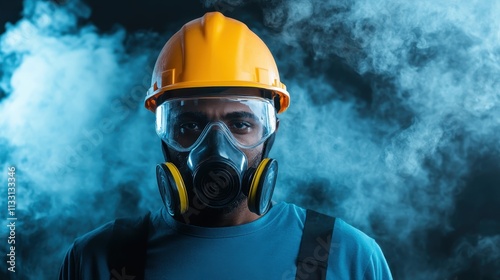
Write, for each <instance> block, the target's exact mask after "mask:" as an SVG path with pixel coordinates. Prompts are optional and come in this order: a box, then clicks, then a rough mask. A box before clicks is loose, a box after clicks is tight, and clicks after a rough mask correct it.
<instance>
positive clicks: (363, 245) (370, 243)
mask: <svg viewBox="0 0 500 280" xmlns="http://www.w3.org/2000/svg"><path fill="white" fill-rule="evenodd" d="M334 239H336V241H339V242H342V243H343V244H344V245H345V246H347V247H349V248H351V249H355V248H357V249H367V250H369V251H371V250H373V249H374V248H375V246H377V244H376V242H375V240H374V239H373V238H371V237H370V236H368V235H367V234H366V233H364V232H363V231H361V230H360V229H358V228H356V227H354V226H352V225H350V224H349V223H347V222H346V221H344V220H343V219H341V218H337V219H336V221H335V233H334Z"/></svg>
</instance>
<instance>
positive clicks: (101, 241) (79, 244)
mask: <svg viewBox="0 0 500 280" xmlns="http://www.w3.org/2000/svg"><path fill="white" fill-rule="evenodd" d="M114 224H115V220H113V221H109V222H107V223H105V224H103V225H101V226H99V227H97V228H95V229H94V230H92V231H90V232H87V233H85V234H84V235H81V236H80V237H78V238H76V239H75V242H74V243H73V250H75V251H76V252H78V253H90V252H95V251H101V250H102V249H104V248H106V244H107V243H108V242H109V240H110V238H111V234H112V232H113V227H114Z"/></svg>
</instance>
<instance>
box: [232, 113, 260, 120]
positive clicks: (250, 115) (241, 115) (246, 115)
mask: <svg viewBox="0 0 500 280" xmlns="http://www.w3.org/2000/svg"><path fill="white" fill-rule="evenodd" d="M237 118H249V119H252V120H255V121H258V120H259V119H258V118H257V116H256V115H255V114H253V113H250V112H246V111H237V112H231V113H227V114H226V115H225V116H224V119H237Z"/></svg>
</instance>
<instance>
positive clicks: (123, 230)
mask: <svg viewBox="0 0 500 280" xmlns="http://www.w3.org/2000/svg"><path fill="white" fill-rule="evenodd" d="M150 215H151V213H150V212H148V213H147V214H146V215H145V216H143V217H139V218H121V219H116V221H115V224H114V226H113V232H112V234H111V239H110V241H109V244H108V256H107V261H108V268H109V274H110V276H109V277H110V278H109V279H111V280H132V279H133V280H142V279H144V268H145V265H146V250H147V242H148V231H149V230H148V229H149V217H150Z"/></svg>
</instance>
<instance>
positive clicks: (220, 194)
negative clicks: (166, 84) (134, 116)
mask: <svg viewBox="0 0 500 280" xmlns="http://www.w3.org/2000/svg"><path fill="white" fill-rule="evenodd" d="M276 125H277V118H276V111H275V108H274V106H273V104H272V102H271V101H270V100H268V99H265V98H261V97H254V96H223V97H221V96H216V97H206V96H204V97H191V98H173V99H168V100H166V101H165V102H163V103H162V104H161V105H159V106H158V108H157V109H156V132H157V134H158V136H159V137H160V138H161V139H162V142H163V145H164V146H163V147H164V149H167V150H168V151H166V152H165V150H164V154H165V158H166V162H165V163H162V164H158V165H157V167H156V177H157V181H158V187H159V190H160V194H161V197H162V200H163V203H164V204H165V206H166V209H167V211H168V212H169V214H170V215H172V216H177V215H182V214H184V213H186V212H187V211H188V209H189V203H190V200H191V199H192V197H191V196H193V195H194V196H196V198H197V199H198V200H199V201H200V202H201V204H202V205H203V207H209V208H224V207H228V206H229V205H231V204H232V203H234V202H235V201H237V200H238V199H239V198H241V194H242V193H243V194H244V195H245V196H246V197H247V201H248V208H249V209H250V211H252V212H254V213H256V214H258V215H262V214H264V213H265V212H267V211H268V210H269V208H270V206H271V198H272V194H273V191H274V186H275V183H276V177H277V172H278V164H277V161H276V160H274V159H270V158H266V156H267V153H268V151H269V149H270V146H271V145H272V142H273V140H274V133H275V131H276ZM261 145H262V156H260V157H259V158H258V161H259V162H255V160H253V159H250V160H252V161H253V162H249V159H248V158H247V155H246V154H245V151H251V150H252V149H256V148H257V147H259V146H261Z"/></svg>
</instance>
